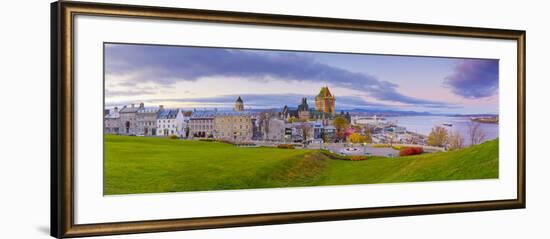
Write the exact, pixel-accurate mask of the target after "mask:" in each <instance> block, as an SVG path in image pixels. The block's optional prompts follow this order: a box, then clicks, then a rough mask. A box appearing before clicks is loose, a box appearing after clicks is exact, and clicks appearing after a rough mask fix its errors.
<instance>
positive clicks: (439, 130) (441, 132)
mask: <svg viewBox="0 0 550 239" xmlns="http://www.w3.org/2000/svg"><path fill="white" fill-rule="evenodd" d="M448 136H449V133H448V132H447V129H445V128H444V127H442V126H435V127H433V128H432V132H430V135H428V145H431V146H437V147H443V146H445V144H446V143H447V139H448Z"/></svg>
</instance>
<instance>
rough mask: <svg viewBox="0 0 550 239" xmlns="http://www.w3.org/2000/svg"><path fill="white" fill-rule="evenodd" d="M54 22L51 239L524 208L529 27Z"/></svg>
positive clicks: (141, 17) (65, 12) (74, 13)
mask: <svg viewBox="0 0 550 239" xmlns="http://www.w3.org/2000/svg"><path fill="white" fill-rule="evenodd" d="M51 13H52V14H51V16H52V18H51V21H52V25H51V26H52V34H51V37H52V41H51V42H52V46H51V49H52V59H51V66H52V68H51V69H52V71H51V72H52V75H51V81H52V94H51V95H52V100H51V104H52V157H51V160H52V163H51V175H52V178H51V181H52V184H51V185H52V193H51V197H52V198H51V202H52V205H51V210H52V213H51V215H52V218H51V227H52V228H51V229H52V230H51V231H52V233H51V234H52V236H54V237H59V238H61V237H79V236H93V235H110V234H124V233H141V232H160V231H173V230H187V229H207V228H220V227H235V226H254V225H266V224H279V223H298V222H314V221H326V220H345V219H358V218H375V217H392V216H409V215H422V214H436V213H453V212H468V211H482V210H497V209H514V208H524V207H525V31H521V30H504V29H487V28H474V27H459V26H441V25H426V24H412V23H395V22H378V21H364V20H351V19H333V18H318V17H304V16H287V15H269V14H257V13H241V12H223V11H211V10H197V9H177V8H163V7H150V6H147V7H146V6H132V5H113V4H99V3H84V2H55V3H52V5H51Z"/></svg>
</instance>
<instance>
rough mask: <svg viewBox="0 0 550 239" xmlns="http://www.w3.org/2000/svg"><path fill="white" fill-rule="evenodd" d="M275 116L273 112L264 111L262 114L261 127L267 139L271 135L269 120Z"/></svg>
mask: <svg viewBox="0 0 550 239" xmlns="http://www.w3.org/2000/svg"><path fill="white" fill-rule="evenodd" d="M273 116H274V113H273V111H272V110H264V111H262V112H261V113H260V119H259V125H260V128H261V130H262V131H263V133H264V138H265V139H267V135H268V134H269V120H270V119H271V118H272V117H273Z"/></svg>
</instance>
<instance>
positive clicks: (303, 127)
mask: <svg viewBox="0 0 550 239" xmlns="http://www.w3.org/2000/svg"><path fill="white" fill-rule="evenodd" d="M296 128H297V129H298V130H300V132H301V133H302V136H303V138H304V141H306V140H307V139H308V138H311V129H312V127H311V125H310V124H306V123H302V124H299V125H298V126H297V127H296Z"/></svg>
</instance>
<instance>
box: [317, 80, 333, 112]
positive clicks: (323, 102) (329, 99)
mask: <svg viewBox="0 0 550 239" xmlns="http://www.w3.org/2000/svg"><path fill="white" fill-rule="evenodd" d="M334 105H335V99H334V96H333V95H332V93H330V90H329V89H328V87H327V86H325V87H322V88H321V91H320V92H319V94H318V95H317V96H316V97H315V109H316V110H317V111H320V112H324V113H330V114H334V107H335V106H334Z"/></svg>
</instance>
